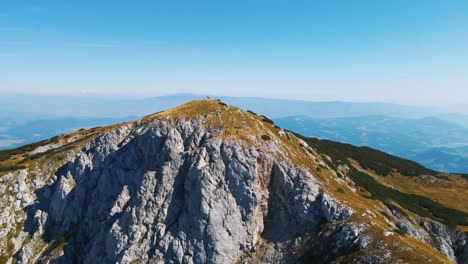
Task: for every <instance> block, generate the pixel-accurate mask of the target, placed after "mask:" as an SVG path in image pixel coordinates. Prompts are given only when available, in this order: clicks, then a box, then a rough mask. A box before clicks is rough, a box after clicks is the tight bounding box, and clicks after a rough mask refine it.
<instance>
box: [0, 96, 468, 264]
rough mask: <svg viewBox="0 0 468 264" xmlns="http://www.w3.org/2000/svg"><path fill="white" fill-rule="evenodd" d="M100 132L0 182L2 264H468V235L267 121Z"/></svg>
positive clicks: (185, 117)
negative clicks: (387, 195) (377, 194)
mask: <svg viewBox="0 0 468 264" xmlns="http://www.w3.org/2000/svg"><path fill="white" fill-rule="evenodd" d="M206 108H209V109H208V110H206ZM92 131H94V132H92ZM93 133H96V130H90V131H88V132H86V131H85V132H83V133H81V134H79V135H78V134H77V135H74V136H70V137H69V138H73V137H77V138H78V139H77V140H75V141H72V143H73V144H72V145H74V144H76V145H79V144H77V142H81V140H85V139H86V138H88V137H90V136H92V138H93V140H92V141H91V142H90V143H87V144H86V145H84V143H83V144H82V145H79V148H69V147H70V146H68V145H64V147H63V149H61V150H56V149H54V148H53V146H52V147H51V150H53V151H47V153H45V154H44V156H43V158H40V159H37V160H35V161H31V162H30V163H28V164H27V166H26V167H27V169H25V170H19V171H15V172H9V173H6V174H4V175H1V174H0V175H1V177H0V182H1V183H2V184H0V195H1V198H2V199H0V206H1V208H2V219H0V223H1V225H0V234H1V235H3V236H5V237H7V238H6V239H4V240H2V242H3V241H6V242H7V243H4V244H5V245H1V246H0V262H2V263H3V262H5V261H6V262H7V263H297V262H305V263H309V262H312V263H402V262H411V263H424V262H431V263H447V262H448V259H450V260H452V261H457V262H459V263H466V259H467V255H468V252H467V248H468V247H467V236H466V234H463V233H457V232H455V231H452V230H450V229H448V228H446V227H445V226H444V225H442V224H439V223H437V222H433V221H429V220H428V219H426V218H424V217H421V218H419V217H417V218H415V216H414V215H413V214H411V215H406V214H405V215H402V214H401V212H403V214H404V209H402V210H397V211H395V208H393V209H392V208H387V207H386V205H385V203H382V202H380V201H379V200H376V199H373V197H372V196H370V195H369V193H368V192H367V191H366V190H365V189H363V187H361V186H359V185H358V184H356V182H355V181H354V180H355V179H354V178H351V177H350V175H349V173H350V171H351V165H350V164H348V165H349V166H348V165H347V164H345V163H342V162H339V161H337V160H333V159H332V158H331V156H328V155H324V154H321V153H319V152H318V151H317V150H316V149H313V148H311V147H310V146H312V145H310V146H309V145H308V144H307V142H305V141H303V140H301V139H299V138H298V137H296V136H295V135H293V134H292V133H290V132H287V131H284V130H282V129H280V128H278V127H276V126H274V124H272V123H271V120H268V119H266V118H264V117H262V116H257V115H255V114H252V113H248V112H245V111H242V110H240V109H237V108H235V107H230V106H227V105H225V104H223V103H220V102H218V101H216V100H208V101H203V102H193V103H188V104H187V105H183V106H181V107H178V108H175V109H171V110H168V111H166V112H164V113H162V114H155V115H152V116H148V117H145V118H143V119H141V120H137V121H134V122H130V123H124V124H120V125H115V126H111V127H106V128H102V130H99V132H97V134H93ZM97 135H99V136H97ZM64 138H65V137H64ZM60 140H61V141H60ZM60 140H59V142H62V141H63V142H65V141H64V140H63V139H60ZM89 140H91V139H89ZM86 142H89V141H86ZM43 147H44V148H42V149H39V151H42V150H44V149H46V148H49V147H50V146H43ZM60 148H61V147H60ZM48 153H52V154H51V155H49V154H48ZM46 154H47V155H46ZM332 156H333V155H332ZM41 157H42V156H41ZM416 223H417V224H416ZM398 229H399V230H398ZM400 230H401V231H402V232H400ZM410 237H413V238H416V239H417V240H416V239H413V238H410ZM418 240H420V241H422V242H424V243H421V242H420V241H418ZM429 245H430V246H429ZM431 247H432V248H431ZM435 249H436V250H435ZM437 250H438V251H440V252H442V253H443V254H444V255H445V256H446V257H447V258H446V257H445V256H444V255H442V254H440V253H439V252H437ZM421 252H424V254H420V253H421ZM427 252H431V254H426V253H427Z"/></svg>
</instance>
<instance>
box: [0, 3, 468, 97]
mask: <svg viewBox="0 0 468 264" xmlns="http://www.w3.org/2000/svg"><path fill="white" fill-rule="evenodd" d="M467 47H468V1H442V0H440V1H435V0H425V1H406V0H392V1H371V0H368V1H359V0H358V1H349V0H348V1H346V0H343V1H333V0H331V1H286V0H281V1H279V0H269V1H267V0H251V1H241V0H239V1H178V0H175V1H118V0H113V1H103V0H102V1H85V0H81V1H63V0H60V1H47V0H42V1H39V0H36V1H32V0H30V1H28V0H24V1H17V0H15V1H8V0H6V1H2V5H1V7H0V94H12V93H20V94H31V93H34V94H91V95H93V94H97V95H103V94H104V95H106V96H125V97H128V96H132V97H148V96H155V95H162V94H170V93H202V94H215V95H236V96H263V97H274V98H290V99H291V98H292V99H306V100H312V101H324V100H344V101H385V102H396V103H405V104H460V103H466V102H468V74H467V73H468V48H467Z"/></svg>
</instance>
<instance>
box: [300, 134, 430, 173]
mask: <svg viewBox="0 0 468 264" xmlns="http://www.w3.org/2000/svg"><path fill="white" fill-rule="evenodd" d="M302 139H304V140H305V141H306V142H307V143H308V144H309V145H310V146H311V147H313V148H315V149H317V150H318V151H319V152H321V153H325V154H327V155H329V156H330V157H333V158H334V159H339V160H341V161H345V160H347V159H348V158H351V159H354V160H356V161H357V162H359V164H360V165H361V166H362V167H363V168H364V169H369V170H373V171H375V172H376V173H377V174H380V175H384V176H385V175H388V174H389V173H391V172H392V171H393V170H397V171H398V172H400V173H401V174H402V175H406V176H419V175H437V174H439V173H438V172H436V171H433V170H430V169H427V168H425V167H423V166H421V165H419V164H418V163H416V162H414V161H410V160H406V159H402V158H399V157H396V156H393V155H390V154H388V153H385V152H382V151H378V150H375V149H372V148H369V147H356V146H353V145H350V144H344V143H338V142H334V141H330V140H320V139H316V138H304V137H302Z"/></svg>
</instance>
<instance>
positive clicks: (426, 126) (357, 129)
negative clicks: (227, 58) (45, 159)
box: [0, 94, 468, 173]
mask: <svg viewBox="0 0 468 264" xmlns="http://www.w3.org/2000/svg"><path fill="white" fill-rule="evenodd" d="M203 97H205V96H203V95H195V94H178V95H170V96H160V97H152V98H146V99H124V98H105V97H103V98H98V97H84V96H81V97H71V96H2V97H1V98H0V149H7V148H13V147H18V146H20V145H23V144H27V143H31V142H35V141H37V140H42V139H46V138H50V137H52V136H55V135H57V134H63V133H66V132H69V131H72V130H74V129H79V128H90V127H94V126H101V125H107V124H111V123H118V122H123V121H128V120H132V119H135V118H137V117H142V116H145V115H148V114H151V113H154V112H158V111H161V110H164V109H168V108H171V107H174V106H177V105H179V104H182V103H184V102H186V101H190V100H194V99H201V98H203ZM217 98H220V99H222V100H223V101H225V102H227V103H229V104H233V105H237V106H239V107H242V108H244V109H249V110H251V111H254V112H256V113H259V114H263V115H266V116H268V117H270V118H272V119H275V120H277V122H278V123H280V124H282V125H283V126H284V127H285V128H287V129H290V130H293V131H297V132H299V133H302V134H304V135H307V136H314V137H319V138H327V139H332V140H336V141H340V142H345V143H352V144H355V145H367V146H371V147H374V148H377V149H380V150H383V151H387V152H390V153H394V154H396V155H400V156H402V157H405V158H409V159H412V160H415V161H417V162H420V163H421V164H424V165H425V166H427V167H429V168H432V169H437V170H439V171H445V172H465V173H466V172H468V162H467V160H466V159H467V157H466V156H467V155H468V151H467V148H466V147H465V146H467V145H468V137H467V136H466V135H468V133H467V128H468V116H467V115H466V114H467V112H468V109H465V107H464V106H453V107H447V108H445V109H443V108H429V107H416V106H407V105H398V104H390V103H353V102H308V101H295V100H281V99H266V98H242V97H225V96H221V97H217Z"/></svg>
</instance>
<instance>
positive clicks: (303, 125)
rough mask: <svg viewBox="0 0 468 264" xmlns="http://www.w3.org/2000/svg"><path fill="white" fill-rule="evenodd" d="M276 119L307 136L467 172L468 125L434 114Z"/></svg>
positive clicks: (445, 169)
mask: <svg viewBox="0 0 468 264" xmlns="http://www.w3.org/2000/svg"><path fill="white" fill-rule="evenodd" d="M275 122H276V123H277V124H279V125H280V126H282V127H284V128H287V129H289V130H292V131H295V132H297V133H300V134H303V135H306V136H314V137H319V138H323V139H330V140H334V141H339V142H346V143H350V144H353V145H358V146H369V147H372V148H376V149H379V150H382V151H386V152H389V153H392V154H394V155H397V156H401V157H404V158H409V159H412V160H415V161H417V162H419V163H421V164H423V165H425V166H427V167H429V168H431V169H435V170H438V171H445V172H448V171H450V172H468V129H467V128H465V127H463V126H461V125H458V124H455V123H452V122H449V121H445V120H442V119H439V118H436V117H425V118H416V119H408V118H397V117H388V116H362V117H349V118H328V119H318V118H310V117H285V118H278V119H275Z"/></svg>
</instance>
